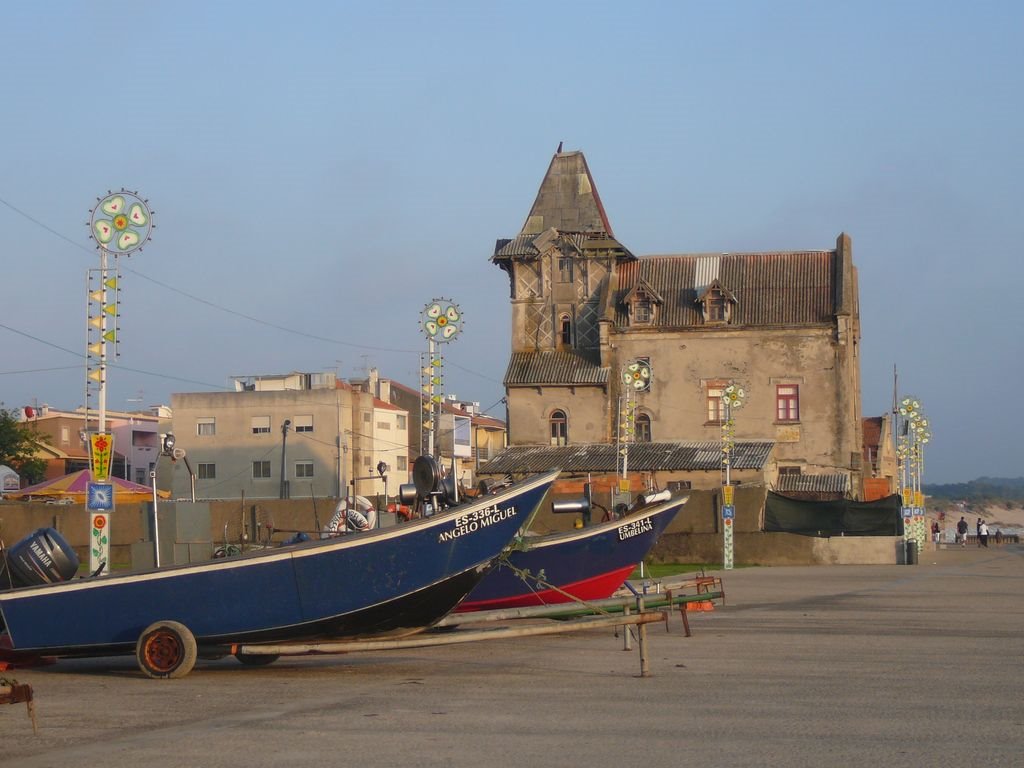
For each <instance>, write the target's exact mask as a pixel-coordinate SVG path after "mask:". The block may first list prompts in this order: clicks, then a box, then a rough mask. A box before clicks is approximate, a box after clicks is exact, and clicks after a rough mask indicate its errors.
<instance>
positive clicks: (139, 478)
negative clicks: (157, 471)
mask: <svg viewBox="0 0 1024 768" xmlns="http://www.w3.org/2000/svg"><path fill="white" fill-rule="evenodd" d="M135 482H136V483H138V484H139V485H145V484H146V470H145V469H143V468H142V467H137V468H136V469H135Z"/></svg>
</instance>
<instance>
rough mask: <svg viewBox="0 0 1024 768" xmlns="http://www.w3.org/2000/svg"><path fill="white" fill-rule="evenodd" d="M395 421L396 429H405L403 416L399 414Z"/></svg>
mask: <svg viewBox="0 0 1024 768" xmlns="http://www.w3.org/2000/svg"><path fill="white" fill-rule="evenodd" d="M396 419H397V420H398V428H399V429H405V416H403V415H401V414H399V415H398V416H397V417H396Z"/></svg>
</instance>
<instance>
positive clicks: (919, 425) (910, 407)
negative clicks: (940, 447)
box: [896, 397, 931, 552]
mask: <svg viewBox="0 0 1024 768" xmlns="http://www.w3.org/2000/svg"><path fill="white" fill-rule="evenodd" d="M897 413H898V414H899V417H900V423H899V424H898V425H897V433H898V445H897V449H896V458H897V460H898V461H899V464H900V471H899V478H900V496H901V497H902V499H903V509H902V515H903V537H904V540H906V541H908V542H909V541H915V542H916V544H917V549H918V551H919V552H920V551H921V550H922V549H923V548H924V542H925V539H926V537H927V531H926V530H925V522H924V493H923V491H922V484H923V482H924V446H925V445H926V444H927V443H928V441H929V440H931V431H930V429H929V422H928V419H926V418H925V416H924V412H923V410H922V408H921V401H920V400H918V399H917V398H916V397H904V398H903V399H902V400H901V401H900V403H899V408H898V410H897Z"/></svg>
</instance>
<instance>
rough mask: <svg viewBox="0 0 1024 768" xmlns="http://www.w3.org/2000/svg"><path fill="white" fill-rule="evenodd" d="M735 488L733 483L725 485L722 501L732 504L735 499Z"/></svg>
mask: <svg viewBox="0 0 1024 768" xmlns="http://www.w3.org/2000/svg"><path fill="white" fill-rule="evenodd" d="M734 490H735V489H734V488H733V486H731V485H723V486H722V501H723V502H724V503H725V504H727V505H732V503H733V501H732V500H733V495H734V494H733V491H734Z"/></svg>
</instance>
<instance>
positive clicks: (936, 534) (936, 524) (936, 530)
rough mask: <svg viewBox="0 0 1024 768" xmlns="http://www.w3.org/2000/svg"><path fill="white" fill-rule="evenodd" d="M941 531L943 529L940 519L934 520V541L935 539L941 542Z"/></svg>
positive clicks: (936, 541)
mask: <svg viewBox="0 0 1024 768" xmlns="http://www.w3.org/2000/svg"><path fill="white" fill-rule="evenodd" d="M940 533H941V529H940V528H939V521H938V520H932V541H934V542H935V543H936V544H938V543H939V535H940Z"/></svg>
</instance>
